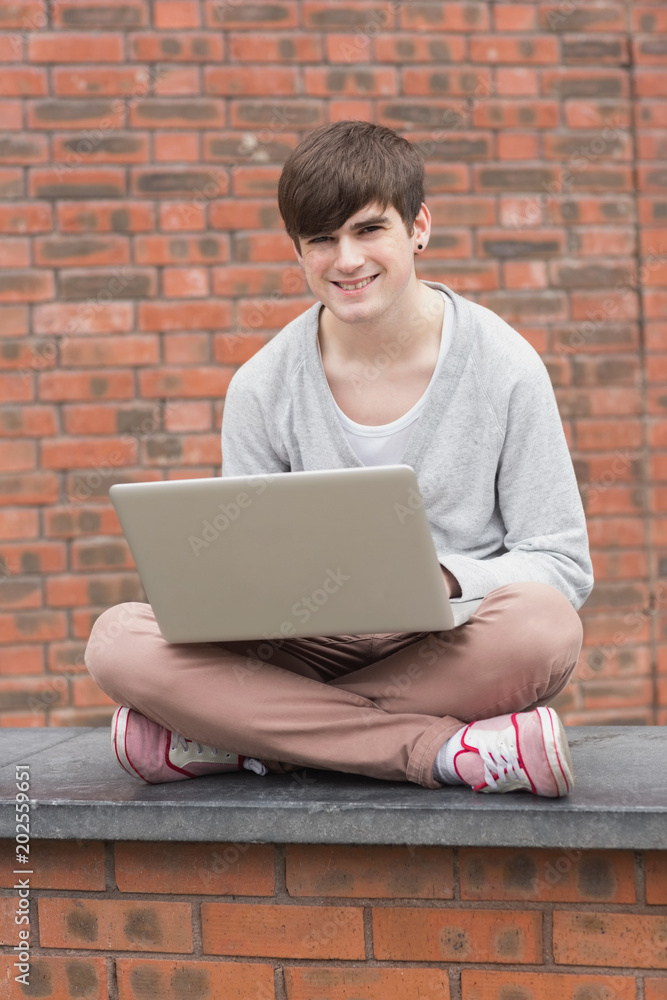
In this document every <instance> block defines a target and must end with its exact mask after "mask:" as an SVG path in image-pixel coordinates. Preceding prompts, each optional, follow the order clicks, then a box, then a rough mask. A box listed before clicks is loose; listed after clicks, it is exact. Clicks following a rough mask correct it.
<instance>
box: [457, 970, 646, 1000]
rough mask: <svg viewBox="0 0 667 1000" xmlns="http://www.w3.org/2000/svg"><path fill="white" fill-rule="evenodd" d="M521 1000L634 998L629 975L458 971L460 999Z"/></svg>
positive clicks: (631, 999) (632, 980)
mask: <svg viewBox="0 0 667 1000" xmlns="http://www.w3.org/2000/svg"><path fill="white" fill-rule="evenodd" d="M510 993H511V994H512V995H516V996H521V997H522V998H523V1000H578V998H580V997H582V996H584V995H586V996H587V997H590V998H591V1000H603V998H604V997H614V998H615V1000H634V995H635V981H634V979H633V978H632V976H591V975H582V974H580V973H578V974H577V975H567V976H564V975H563V974H562V973H553V972H541V971H540V972H499V971H495V970H493V971H492V970H484V971H482V970H477V969H474V970H473V969H464V970H463V972H462V973H461V994H462V1000H504V998H505V997H507V996H508V995H509V994H510Z"/></svg>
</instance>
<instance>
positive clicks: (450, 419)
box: [86, 122, 593, 797]
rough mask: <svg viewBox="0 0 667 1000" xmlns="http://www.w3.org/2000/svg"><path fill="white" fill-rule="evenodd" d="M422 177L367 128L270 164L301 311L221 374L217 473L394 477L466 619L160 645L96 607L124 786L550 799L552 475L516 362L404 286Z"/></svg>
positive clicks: (514, 353) (584, 589) (560, 466)
mask: <svg viewBox="0 0 667 1000" xmlns="http://www.w3.org/2000/svg"><path fill="white" fill-rule="evenodd" d="M423 179H424V168H423V163H422V161H421V159H420V157H419V155H418V154H417V151H416V150H415V148H414V147H413V146H412V145H411V144H410V143H409V142H407V141H406V140H405V139H403V138H401V137H400V136H398V135H397V134H396V133H395V132H393V131H392V130H390V129H387V128H384V127H382V126H378V125H373V124H371V123H369V122H337V123H334V124H332V125H325V126H323V127H321V128H319V129H316V130H315V131H314V132H312V133H310V134H309V135H308V136H306V138H305V139H304V140H303V141H302V142H301V143H300V144H299V146H297V148H296V149H295V150H294V151H293V152H292V154H291V155H290V156H289V158H288V160H287V162H286V163H285V166H284V169H283V172H282V175H281V179H280V185H279V191H278V197H279V207H280V211H281V214H282V217H283V220H284V222H285V227H286V229H287V232H288V234H289V236H290V237H291V239H292V241H293V243H294V249H295V253H296V256H297V260H298V261H299V264H300V266H301V267H302V268H303V270H304V273H305V276H306V279H307V281H308V285H309V286H310V289H311V291H312V292H313V294H314V295H315V296H316V298H317V299H318V302H317V303H316V304H315V305H313V306H312V307H311V308H310V309H309V310H307V312H305V313H304V314H302V315H301V316H299V317H298V318H297V319H296V320H294V321H293V322H291V323H290V324H288V326H287V327H285V329H284V330H282V331H281V332H280V333H279V334H278V335H277V336H276V337H275V338H274V339H273V340H272V341H271V342H269V343H268V344H267V345H266V346H265V347H264V348H263V349H262V350H260V351H259V352H258V353H257V354H256V355H255V356H254V357H253V358H252V359H251V360H250V361H249V362H247V363H246V364H245V365H243V366H242V367H241V368H240V369H239V371H238V372H237V373H236V374H235V376H234V378H233V379H232V382H231V385H230V387H229V392H228V395H227V400H226V405H225V412H224V418H223V425H222V453H223V475H228V476H230V475H231V476H234V475H244V474H261V473H271V472H290V471H297V470H303V469H331V468H344V467H353V466H361V465H382V464H393V463H397V462H403V463H404V464H408V465H411V466H412V467H413V468H414V470H415V472H416V474H417V477H418V481H419V485H420V490H421V493H422V496H423V499H424V507H425V511H426V514H427V517H428V520H429V524H430V527H431V531H432V535H433V539H434V542H435V546H436V551H437V553H438V557H439V560H440V563H441V565H442V572H443V586H445V587H446V588H447V591H448V593H449V595H450V597H451V598H452V600H453V601H454V602H455V603H456V604H460V605H464V604H465V602H466V601H472V600H479V599H482V601H481V604H479V607H478V608H477V610H476V611H475V612H474V613H473V614H472V615H471V616H470V617H469V620H468V621H467V622H464V623H463V624H461V625H459V626H457V627H456V628H454V629H452V630H450V631H447V632H442V633H437V634H435V633H410V634H389V635H365V636H337V637H322V638H314V639H313V638H308V639H285V640H284V641H283V640H281V641H280V642H279V643H278V642H274V643H267V642H245V643H243V642H234V643H224V644H222V643H207V644H190V645H171V646H170V645H168V644H167V643H166V642H165V640H164V639H163V638H162V636H161V635H160V633H159V630H158V628H157V625H156V623H155V618H154V617H153V614H152V612H151V609H150V607H149V605H146V604H139V603H133V604H125V605H120V606H119V607H117V608H111V609H110V610H108V611H106V612H105V613H104V614H103V615H102V616H101V617H100V618H99V619H98V621H97V622H96V623H95V626H94V629H93V632H92V634H91V638H90V642H89V645H88V649H87V653H86V663H87V666H88V668H89V670H90V672H91V674H92V675H93V677H94V678H95V679H96V681H97V682H98V683H99V684H100V686H101V687H102V688H103V690H105V691H106V692H107V693H108V694H109V695H110V696H111V697H112V698H114V700H116V701H118V702H120V703H121V705H122V706H123V707H122V708H120V709H118V711H117V712H116V714H115V716H114V720H113V726H112V745H113V747H114V750H115V752H116V755H117V758H118V760H119V762H120V763H121V765H122V766H123V767H125V769H126V770H127V771H129V772H130V773H131V774H135V775H136V776H138V777H140V778H143V780H145V781H149V782H159V781H169V780H179V779H181V778H187V777H193V776H197V775H199V774H205V773H210V772H211V771H222V770H229V769H236V768H240V767H245V768H247V769H250V770H255V771H257V772H259V773H264V772H265V771H266V770H267V769H269V770H277V771H280V770H285V769H291V768H293V767H295V766H312V767H316V768H325V769H326V768H328V769H334V770H341V771H347V772H352V773H358V774H365V775H369V776H372V777H376V778H384V779H388V780H403V781H404V780H408V781H413V782H416V783H418V784H420V785H422V786H424V787H427V788H439V787H441V786H442V785H443V784H455V783H463V784H468V785H469V786H471V787H472V788H474V789H476V790H479V791H484V792H494V791H500V792H503V791H511V790H514V789H521V790H526V791H529V792H533V793H536V794H540V795H546V796H551V797H557V796H562V795H566V794H567V793H568V792H569V790H570V788H571V787H572V783H573V775H572V767H571V761H570V756H569V751H568V746H567V740H566V737H565V732H564V730H563V727H562V725H561V723H560V720H559V719H558V717H557V715H556V713H555V712H554V711H553V710H552V709H550V708H548V707H546V706H547V702H548V701H549V700H550V699H553V697H554V696H555V695H556V694H558V692H559V691H561V690H562V689H563V687H564V686H565V684H566V683H567V680H568V678H569V677H570V675H571V673H572V671H573V670H574V667H575V665H576V662H577V657H578V655H579V651H580V648H581V638H582V629H581V623H580V620H579V617H578V615H577V614H576V609H578V608H579V607H580V606H581V604H583V602H584V601H585V599H586V597H587V596H588V594H589V593H590V590H591V587H592V583H593V578H592V571H591V563H590V558H589V553H588V541H587V535H586V525H585V519H584V514H583V509H582V505H581V501H580V497H579V493H578V490H577V485H576V481H575V477H574V472H573V468H572V462H571V459H570V456H569V452H568V449H567V444H566V442H565V437H564V434H563V429H562V425H561V422H560V418H559V415H558V410H557V407H556V402H555V399H554V394H553V390H552V388H551V384H550V382H549V378H548V375H547V372H546V369H545V367H544V365H543V363H542V361H541V359H540V358H539V356H538V355H537V353H536V352H535V351H534V350H533V348H532V347H531V346H530V345H529V344H528V343H527V342H526V341H524V340H523V338H522V337H521V336H520V335H519V334H518V333H517V332H516V331H514V330H513V329H512V328H511V327H509V326H508V325H507V324H506V323H504V322H503V321H502V320H501V319H500V318H499V317H498V316H496V315H495V314H494V313H492V312H490V311H489V310H487V309H485V308H483V307H481V306H479V305H476V304H474V303H472V302H469V301H467V300H466V299H464V298H463V297H462V296H459V295H457V294H456V293H454V292H453V291H452V290H451V289H449V288H448V287H447V286H446V285H443V284H439V283H435V282H424V281H420V280H418V279H417V276H416V273H415V258H416V256H418V255H419V254H421V253H423V252H424V251H425V249H426V247H427V246H428V241H429V236H430V230H431V218H430V214H429V211H428V208H427V207H426V205H425V204H424V195H423ZM400 571H401V568H400V566H397V567H396V572H400Z"/></svg>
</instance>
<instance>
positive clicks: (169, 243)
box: [134, 235, 229, 264]
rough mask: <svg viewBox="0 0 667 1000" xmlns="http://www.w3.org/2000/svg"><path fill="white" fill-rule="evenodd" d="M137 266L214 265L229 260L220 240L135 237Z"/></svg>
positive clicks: (221, 237)
mask: <svg viewBox="0 0 667 1000" xmlns="http://www.w3.org/2000/svg"><path fill="white" fill-rule="evenodd" d="M134 259H135V260H136V262H137V263H138V264H218V263H222V262H224V261H227V260H228V259H229V243H228V241H227V239H226V238H225V237H224V236H217V235H215V236H214V235H211V236H160V235H151V236H136V237H135V239H134Z"/></svg>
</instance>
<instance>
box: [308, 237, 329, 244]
mask: <svg viewBox="0 0 667 1000" xmlns="http://www.w3.org/2000/svg"><path fill="white" fill-rule="evenodd" d="M330 239H331V237H330V236H315V237H314V238H313V239H312V240H308V243H309V244H311V243H321V242H322V240H330Z"/></svg>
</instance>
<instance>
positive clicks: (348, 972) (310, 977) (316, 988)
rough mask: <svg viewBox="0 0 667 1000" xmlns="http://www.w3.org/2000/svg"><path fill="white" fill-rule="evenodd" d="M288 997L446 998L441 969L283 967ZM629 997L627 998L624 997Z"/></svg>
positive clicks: (326, 999) (325, 999) (299, 999)
mask: <svg viewBox="0 0 667 1000" xmlns="http://www.w3.org/2000/svg"><path fill="white" fill-rule="evenodd" d="M285 984H286V986H287V995H288V997H289V1000H312V998H313V997H317V998H318V1000H351V998H352V997H361V996H363V997H364V1000H422V998H424V997H430V996H432V997H438V998H439V1000H449V979H448V976H447V972H446V971H445V970H444V969H416V968H408V969H387V968H355V967H354V966H347V967H346V968H340V967H337V968H330V969H328V968H326V967H318V968H302V969H300V968H298V967H288V968H286V969H285ZM628 1000H630V998H628Z"/></svg>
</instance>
